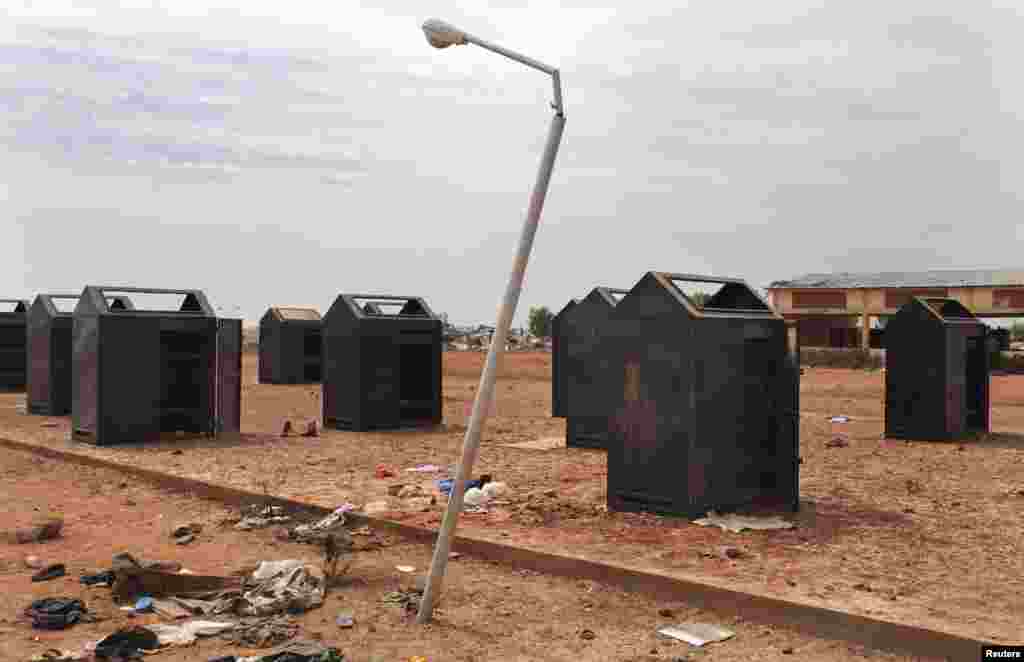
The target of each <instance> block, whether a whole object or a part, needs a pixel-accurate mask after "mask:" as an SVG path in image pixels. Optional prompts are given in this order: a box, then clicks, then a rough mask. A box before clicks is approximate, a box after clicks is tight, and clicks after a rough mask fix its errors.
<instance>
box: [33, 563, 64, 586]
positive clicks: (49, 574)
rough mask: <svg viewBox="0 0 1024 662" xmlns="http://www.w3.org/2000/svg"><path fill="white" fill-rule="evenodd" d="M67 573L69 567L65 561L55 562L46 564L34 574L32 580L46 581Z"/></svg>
mask: <svg viewBox="0 0 1024 662" xmlns="http://www.w3.org/2000/svg"><path fill="white" fill-rule="evenodd" d="M66 574H67V569H66V568H65V567H64V564H63V563H54V564H53V565H49V566H46V567H45V568H43V569H42V570H40V571H39V572H37V573H36V574H34V575H32V581H34V582H45V581H49V580H51V579H56V578H58V577H63V576H64V575H66Z"/></svg>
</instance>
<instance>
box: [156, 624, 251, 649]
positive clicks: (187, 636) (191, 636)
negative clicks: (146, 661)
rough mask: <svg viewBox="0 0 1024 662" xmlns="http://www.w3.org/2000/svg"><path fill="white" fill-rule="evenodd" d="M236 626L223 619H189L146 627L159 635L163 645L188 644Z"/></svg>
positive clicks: (158, 638) (158, 637)
mask: <svg viewBox="0 0 1024 662" xmlns="http://www.w3.org/2000/svg"><path fill="white" fill-rule="evenodd" d="M234 627H235V624H234V623H226V622H221V621H188V622H187V623H181V624H179V625H169V624H163V623H161V624H154V625H147V626H146V628H147V629H148V630H150V631H151V632H152V633H153V634H155V635H156V636H157V640H158V641H159V643H160V645H161V646H188V645H190V644H194V643H195V641H196V639H197V638H199V637H212V636H214V635H217V634H221V633H223V632H227V631H228V630H231V629H233V628H234Z"/></svg>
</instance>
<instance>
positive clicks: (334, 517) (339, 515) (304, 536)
mask: <svg viewBox="0 0 1024 662" xmlns="http://www.w3.org/2000/svg"><path fill="white" fill-rule="evenodd" d="M355 509H356V507H355V506H354V505H352V504H351V503H346V504H344V505H342V506H340V507H338V508H336V509H335V510H334V512H332V513H331V514H330V515H328V516H326V517H324V518H323V519H321V520H320V521H318V522H315V523H314V524H299V525H298V526H296V527H295V528H293V529H292V530H291V531H290V532H289V535H290V537H291V538H294V539H295V540H298V541H299V542H323V540H324V538H325V537H326V535H327V534H328V533H334V534H335V536H340V537H341V538H342V539H344V540H347V541H348V545H349V546H351V543H352V540H351V538H349V535H348V533H347V532H346V531H344V530H343V529H342V527H344V526H345V513H349V512H352V511H354V510H355Z"/></svg>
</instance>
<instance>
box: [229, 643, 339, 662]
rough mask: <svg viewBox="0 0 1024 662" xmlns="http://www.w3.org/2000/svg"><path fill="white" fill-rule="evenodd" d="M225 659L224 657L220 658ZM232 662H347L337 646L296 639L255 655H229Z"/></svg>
mask: <svg viewBox="0 0 1024 662" xmlns="http://www.w3.org/2000/svg"><path fill="white" fill-rule="evenodd" d="M220 659H222V660H223V658H220ZM227 660H230V661H231V662H346V659H345V656H344V655H343V654H342V653H341V651H339V650H338V649H337V648H333V647H331V648H328V647H326V646H324V645H323V644H321V643H319V642H316V641H308V640H296V641H292V642H290V643H287V644H285V645H283V646H279V647H277V648H274V649H272V650H271V651H269V652H267V653H264V654H263V655H256V656H254V657H229V658H227Z"/></svg>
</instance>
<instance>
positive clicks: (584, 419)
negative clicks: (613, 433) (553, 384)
mask: <svg viewBox="0 0 1024 662" xmlns="http://www.w3.org/2000/svg"><path fill="white" fill-rule="evenodd" d="M627 293H628V290H621V289H616V288H611V287H595V288H594V289H593V290H591V291H590V293H589V294H587V296H585V297H583V298H582V299H580V300H578V301H577V303H576V305H574V306H572V308H570V309H569V310H567V311H565V314H564V317H563V319H562V321H561V324H560V326H559V333H560V336H561V338H560V343H559V345H560V346H559V353H560V354H561V357H560V363H561V365H560V369H561V373H562V374H561V376H562V379H563V380H564V381H565V390H564V394H563V397H564V398H565V400H566V411H567V415H566V421H565V445H566V446H567V447H569V448H594V449H600V450H607V448H608V441H609V438H608V416H607V413H604V414H602V415H600V416H587V415H582V414H580V413H579V412H575V413H573V412H572V406H571V405H569V404H568V401H570V400H572V399H573V398H584V399H586V398H590V397H593V396H594V393H593V391H594V389H600V388H601V383H600V379H599V370H596V369H595V364H596V363H597V361H598V360H599V356H598V353H597V349H598V347H599V345H600V337H601V331H602V330H603V329H604V328H605V327H606V326H607V324H608V320H609V319H610V317H611V314H612V311H613V310H615V305H616V304H617V303H618V302H619V300H620V299H621V298H622V297H623V296H624V295H625V294H627Z"/></svg>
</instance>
